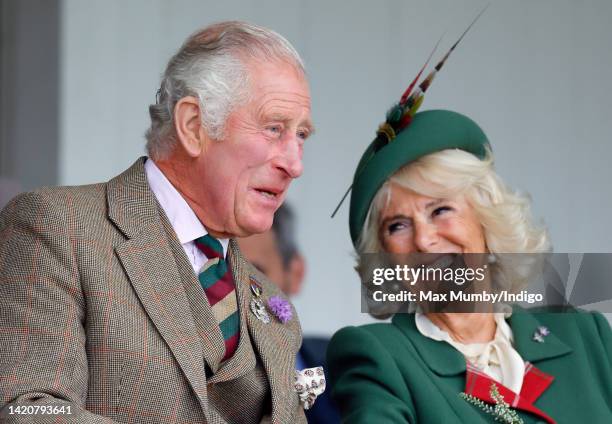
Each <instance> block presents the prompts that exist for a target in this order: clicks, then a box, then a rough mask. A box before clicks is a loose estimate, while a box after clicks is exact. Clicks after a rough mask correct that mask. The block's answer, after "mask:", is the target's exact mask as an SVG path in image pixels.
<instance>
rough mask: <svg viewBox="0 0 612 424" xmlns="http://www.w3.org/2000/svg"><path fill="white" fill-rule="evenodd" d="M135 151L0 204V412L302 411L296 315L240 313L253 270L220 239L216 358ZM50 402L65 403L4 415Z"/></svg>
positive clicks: (209, 323)
mask: <svg viewBox="0 0 612 424" xmlns="http://www.w3.org/2000/svg"><path fill="white" fill-rule="evenodd" d="M143 163H144V159H143V158H141V159H139V160H138V161H137V162H136V163H135V164H134V165H133V166H132V167H131V168H130V169H128V170H127V171H126V172H124V173H123V174H121V175H119V176H118V177H116V178H114V179H113V180H111V181H110V182H108V183H105V184H96V185H89V186H80V187H59V188H46V189H41V190H38V191H36V192H34V193H27V194H23V195H20V196H18V197H17V198H16V199H15V200H13V201H12V202H11V203H10V204H9V205H8V206H7V207H6V208H5V210H4V211H2V213H1V214H0V311H1V314H0V408H1V411H0V421H2V422H40V423H45V422H74V423H110V422H134V423H220V424H221V423H227V422H236V423H256V422H259V421H260V420H262V419H263V420H264V421H268V420H269V421H270V422H273V423H293V422H305V418H304V414H303V411H302V410H301V409H300V407H299V404H298V398H297V395H296V394H295V393H294V392H293V387H292V378H293V370H294V367H295V354H296V352H297V350H298V348H299V346H300V343H301V330H300V326H299V322H298V320H297V319H294V320H292V321H291V322H290V323H287V324H285V325H282V324H280V323H278V322H271V323H270V324H268V325H265V324H263V323H261V322H259V321H258V320H257V319H256V318H255V317H254V316H252V314H250V313H248V307H245V306H244V305H248V301H249V294H248V285H249V279H250V277H251V275H253V274H256V273H257V271H256V270H254V268H253V267H252V266H251V265H250V264H248V263H246V262H245V261H244V259H243V258H242V256H241V254H240V251H239V250H238V247H237V245H236V243H235V242H233V241H232V242H231V243H230V249H229V258H230V262H231V264H232V271H233V274H234V278H235V280H236V291H237V296H238V301H239V303H240V309H241V316H240V326H241V334H243V335H245V337H241V340H240V343H239V346H238V349H237V351H236V353H235V355H234V356H233V357H232V358H231V359H230V360H228V361H225V362H223V363H221V358H222V357H223V351H224V343H223V338H222V336H221V332H220V330H219V326H218V325H217V323H216V321H215V318H214V316H213V314H212V311H211V310H210V307H209V306H208V303H207V302H206V298H205V296H204V293H203V291H202V289H201V287H200V285H199V283H198V280H197V277H196V276H195V273H194V272H193V268H192V267H191V265H190V263H189V260H188V258H187V256H186V255H185V252H184V250H183V249H182V246H181V245H180V242H179V241H178V239H177V238H176V235H175V234H174V232H173V230H172V227H171V225H170V224H169V222H168V220H167V218H166V217H165V215H164V214H163V212H162V211H161V209H160V208H159V206H158V204H157V202H156V200H155V197H154V195H153V193H152V192H151V191H150V189H149V187H148V184H147V182H146V178H145V174H144V169H143ZM258 278H259V281H261V282H262V284H263V285H264V292H265V296H266V297H269V296H273V295H277V294H279V293H278V290H277V289H276V287H275V286H274V285H273V284H271V283H269V282H267V281H266V280H265V279H264V278H263V277H262V276H261V275H258ZM207 371H208V374H207ZM51 404H55V405H69V406H71V411H72V414H71V415H44V414H39V415H19V414H17V415H9V407H10V406H16V405H51ZM266 414H270V415H269V416H266Z"/></svg>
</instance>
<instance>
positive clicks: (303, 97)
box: [197, 61, 312, 237]
mask: <svg viewBox="0 0 612 424" xmlns="http://www.w3.org/2000/svg"><path fill="white" fill-rule="evenodd" d="M247 68H248V70H249V75H250V85H251V91H250V100H249V101H248V102H247V103H246V104H245V105H243V106H239V107H237V108H235V109H234V111H233V112H232V113H231V114H230V116H229V117H228V119H227V122H226V126H225V138H224V139H223V140H218V141H215V140H210V139H208V140H207V142H206V145H205V147H204V151H203V154H202V155H201V157H200V158H199V159H198V164H197V167H198V170H197V174H198V175H197V178H198V179H199V180H200V181H202V187H201V190H198V191H200V193H201V198H200V199H198V200H197V202H198V203H199V204H200V205H201V207H202V208H203V209H204V210H205V211H206V212H205V214H206V215H207V216H206V221H205V225H206V226H207V227H209V230H210V231H212V232H214V233H216V234H217V235H219V236H240V237H244V236H248V235H251V234H256V233H261V232H264V231H266V230H268V229H269V228H270V226H271V225H272V219H273V216H274V212H275V211H276V209H277V208H278V207H279V206H280V205H281V204H282V202H283V200H284V198H285V194H286V192H287V189H288V188H289V184H290V183H291V181H292V180H293V179H294V178H297V177H299V176H300V175H301V174H302V149H303V145H304V141H305V140H306V138H307V137H308V136H309V135H310V133H311V132H312V125H311V118H310V93H309V89H308V83H307V82H306V80H305V78H304V76H303V75H301V74H300V73H299V72H298V71H296V70H295V68H294V67H293V66H292V65H289V64H287V63H284V62H268V63H261V62H254V61H250V63H248V65H247Z"/></svg>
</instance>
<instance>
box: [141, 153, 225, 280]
mask: <svg viewBox="0 0 612 424" xmlns="http://www.w3.org/2000/svg"><path fill="white" fill-rule="evenodd" d="M144 168H145V174H146V176H147V181H148V182H149V187H151V191H153V194H154V195H155V197H156V198H157V201H158V202H159V204H160V206H161V207H162V209H163V210H164V212H165V213H166V216H167V217H168V220H169V221H170V224H171V225H172V228H173V229H174V232H175V233H176V236H177V237H178V239H179V242H180V243H181V244H182V245H183V249H185V253H186V254H187V258H188V259H189V262H190V263H191V266H192V267H193V270H194V272H195V273H196V275H197V274H198V273H199V271H200V269H202V266H204V264H205V263H206V262H207V261H208V258H207V257H206V255H204V253H202V251H201V250H200V249H198V247H197V246H196V244H195V242H194V240H195V239H197V238H198V237H202V236H205V235H206V234H208V232H207V231H206V228H204V226H203V225H202V223H201V222H200V220H199V219H198V217H197V216H196V214H195V213H194V212H193V210H192V209H191V208H190V207H189V205H188V204H187V202H186V201H185V199H183V196H181V194H180V193H179V192H178V191H177V190H176V188H174V186H173V185H172V183H170V181H168V179H167V178H166V176H165V175H164V173H163V172H162V171H161V170H160V169H159V168H158V167H157V165H156V164H155V162H153V161H152V160H151V159H147V160H146V162H145V164H144ZM218 240H219V242H221V245H222V246H223V256H224V257H225V256H227V247H228V244H229V239H218Z"/></svg>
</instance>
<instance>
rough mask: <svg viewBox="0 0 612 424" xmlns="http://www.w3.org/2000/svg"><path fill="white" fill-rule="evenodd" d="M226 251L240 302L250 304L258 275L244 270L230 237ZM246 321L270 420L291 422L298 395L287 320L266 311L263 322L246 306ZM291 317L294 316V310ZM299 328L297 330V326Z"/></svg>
mask: <svg viewBox="0 0 612 424" xmlns="http://www.w3.org/2000/svg"><path fill="white" fill-rule="evenodd" d="M230 252H231V255H232V259H234V258H235V261H233V264H232V266H233V271H234V278H235V280H236V284H237V286H238V285H240V286H241V289H240V292H241V296H244V297H243V298H242V299H241V306H242V307H243V308H250V307H249V306H248V305H249V303H250V300H251V294H250V284H251V279H254V280H255V281H258V282H259V278H258V277H257V276H255V275H250V274H249V273H248V272H247V265H246V263H245V262H244V259H243V258H242V255H241V254H240V251H239V249H238V246H237V244H236V243H235V241H233V240H232V242H231V243H230ZM270 296H271V293H270V292H266V289H265V288H264V293H263V294H262V297H263V298H264V299H263V300H264V302H267V300H268V298H269V297H270ZM245 312H246V318H247V319H246V322H247V326H248V331H249V335H250V336H251V339H252V340H253V344H254V346H255V349H256V350H257V353H258V354H259V358H260V360H261V362H262V364H263V367H264V369H265V370H266V374H267V375H268V381H269V383H270V391H271V394H272V423H288V422H293V420H294V414H295V412H296V411H297V410H298V397H297V394H296V393H295V391H293V384H294V378H295V353H294V352H293V350H292V349H290V347H291V344H292V342H291V339H292V337H293V335H292V334H291V330H290V329H289V324H281V323H280V321H278V319H277V318H276V317H274V316H272V315H270V318H271V320H270V322H269V323H268V324H265V323H264V322H262V321H260V320H259V319H257V318H256V317H255V315H254V314H253V313H251V311H250V309H248V310H246V311H245ZM293 319H294V320H296V319H297V317H296V314H295V311H294V318H293ZM298 331H299V330H298Z"/></svg>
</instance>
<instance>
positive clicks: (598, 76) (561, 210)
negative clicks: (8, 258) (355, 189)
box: [60, 0, 612, 334]
mask: <svg viewBox="0 0 612 424" xmlns="http://www.w3.org/2000/svg"><path fill="white" fill-rule="evenodd" d="M485 4H486V2H485V1H484V0H460V1H458V0H435V1H431V0H429V1H426V2H424V1H418V0H378V1H367V0H361V1H355V0H341V1H340V0H327V1H323V0H314V1H313V0H311V1H306V0H301V1H300V0H284V1H280V0H278V1H261V0H259V1H255V0H241V1H226V2H220V1H218V0H217V1H202V0H200V1H196V0H183V1H176V0H175V1H162V0H130V1H125V0H104V1H93V0H91V1H85V0H64V2H63V10H62V16H61V22H62V37H61V48H60V50H61V54H62V57H61V64H62V67H61V71H60V72H61V107H60V109H61V113H60V116H61V125H60V140H61V141H60V146H61V153H60V172H61V181H60V182H61V183H62V184H84V183H89V182H96V181H102V180H108V179H109V178H111V177H112V176H114V175H115V174H117V173H119V172H121V171H122V170H124V169H125V168H127V167H128V166H129V165H130V164H131V163H132V162H133V161H134V160H135V159H136V158H137V157H138V156H140V155H142V154H143V152H144V150H143V146H144V137H143V134H144V131H145V129H146V128H147V126H148V113H147V108H148V105H149V104H150V103H151V102H153V101H154V98H155V92H156V90H157V88H158V86H159V79H160V75H161V73H162V71H163V69H164V67H165V64H166V61H167V60H168V59H169V57H170V56H171V55H172V54H173V53H174V51H175V50H176V49H177V48H178V47H179V46H180V44H181V43H182V42H183V40H184V39H185V38H186V37H187V36H188V35H189V34H190V33H191V32H193V31H195V30H196V29H198V28H201V27H203V26H206V25H207V24H209V23H212V22H215V21H219V20H226V19H241V20H247V21H251V22H254V23H257V24H260V25H264V26H268V27H270V28H273V29H275V30H276V31H278V32H280V33H281V34H283V35H284V36H286V37H287V38H288V39H289V40H290V41H291V42H292V43H294V45H295V47H296V48H297V50H298V51H299V52H300V53H301V54H302V56H303V58H304V60H305V62H306V65H307V68H308V74H309V79H310V83H311V90H312V98H313V117H314V120H315V124H316V126H317V134H316V135H315V136H314V137H313V138H312V139H311V140H309V141H308V144H307V147H306V149H305V158H304V161H305V173H304V175H303V176H302V178H300V179H299V180H298V181H296V182H294V184H293V186H292V188H291V190H290V193H289V200H290V201H291V203H292V204H293V205H294V206H295V208H296V210H297V212H298V215H299V242H300V244H301V246H302V248H303V251H304V253H305V255H306V257H307V259H308V263H309V268H308V275H307V281H306V285H305V289H304V292H303V294H301V295H300V296H299V297H298V298H297V299H296V301H295V303H296V306H297V308H298V311H299V312H300V316H301V320H302V325H303V327H304V329H305V331H306V332H310V333H322V334H330V333H332V332H333V331H335V330H336V329H338V328H339V327H341V326H344V325H349V324H356V323H363V322H367V321H370V319H369V318H368V317H367V316H366V315H363V314H361V313H360V312H359V309H360V307H359V290H358V286H359V283H358V279H357V277H356V274H355V273H354V272H353V271H352V266H353V261H352V259H351V242H350V237H349V233H348V224H347V220H348V204H345V205H344V206H343V208H342V210H341V211H340V212H339V214H338V215H337V217H336V218H335V219H334V220H331V219H330V218H329V216H330V213H331V211H332V210H333V208H334V207H335V205H336V203H337V202H338V200H339V199H340V196H341V195H342V194H343V192H344V190H345V189H346V187H347V186H348V185H349V184H350V181H351V179H352V175H353V171H354V167H355V166H356V163H357V161H358V159H359V157H360V155H361V153H362V152H363V150H364V149H365V147H366V146H367V144H368V143H369V142H370V141H371V140H372V138H373V135H374V132H375V130H376V128H377V126H378V124H379V123H380V122H381V121H382V120H383V119H384V113H385V111H386V109H387V108H388V107H389V106H390V105H391V104H392V103H393V102H395V101H397V100H398V98H399V96H400V95H401V92H402V91H403V90H404V88H405V87H406V86H407V85H408V83H409V82H410V80H411V79H412V78H413V77H414V75H416V72H417V71H418V69H419V68H420V66H421V65H422V63H423V62H424V60H425V58H426V57H427V54H428V53H429V51H430V49H431V48H432V47H433V45H434V44H435V42H436V41H437V40H438V38H439V37H440V35H442V34H443V33H445V34H446V35H445V37H444V40H443V42H442V44H441V48H440V49H439V52H438V56H437V57H439V56H440V54H441V53H442V52H443V50H445V49H446V48H448V47H449V46H450V45H451V44H452V43H453V42H454V41H455V38H456V37H457V36H458V35H459V34H460V33H461V32H462V31H463V29H464V27H465V26H466V25H467V24H468V23H469V22H470V21H471V19H472V17H473V16H475V14H476V13H477V12H478V11H479V10H480V9H481V8H482V7H483V6H484V5H485ZM610 22H612V2H611V1H609V0H583V1H577V0H538V1H533V0H520V1H518V0H512V1H509V0H506V1H502V0H497V1H495V0H494V1H492V2H491V6H490V7H489V9H488V11H487V12H486V13H485V15H483V17H482V18H481V20H480V21H479V22H478V23H477V24H476V25H475V27H474V28H473V29H472V31H471V32H470V34H468V36H467V37H466V39H465V40H464V42H463V43H462V45H460V46H459V48H458V49H457V50H456V52H455V53H454V55H453V56H452V57H451V58H450V59H449V61H448V62H447V64H446V66H445V68H444V69H443V71H442V72H441V73H440V74H439V75H438V77H437V79H436V81H435V83H434V84H433V85H432V87H431V89H430V91H429V92H428V94H427V96H426V100H425V103H424V105H423V107H422V110H426V109H433V108H448V109H454V110H457V111H461V112H463V113H465V114H467V115H469V116H471V117H472V118H474V119H475V120H476V121H477V122H478V123H479V124H480V125H481V126H482V127H483V129H484V130H485V132H486V133H487V134H488V136H489V138H490V140H491V141H492V145H493V149H494V153H495V154H496V158H497V168H498V171H499V173H500V174H501V175H502V176H503V177H504V179H505V180H506V181H507V182H508V183H509V184H510V185H512V186H514V187H519V188H521V189H523V190H525V191H527V192H529V193H530V194H531V195H532V197H533V199H534V212H535V215H536V216H538V217H542V218H544V220H545V222H546V223H547V224H548V226H549V228H550V232H551V234H552V239H553V242H554V244H555V247H556V250H557V251H559V252H612V230H611V222H612V218H611V216H612V213H611V211H612V195H611V194H612V188H611V187H610V183H611V182H612V171H611V170H610V166H609V164H608V162H609V161H610V158H611V157H612V140H611V135H612V131H611V130H610V121H611V120H612V78H611V77H610V76H611V75H612V49H611V46H610V45H611V44H612V29H610V26H609V25H610Z"/></svg>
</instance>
